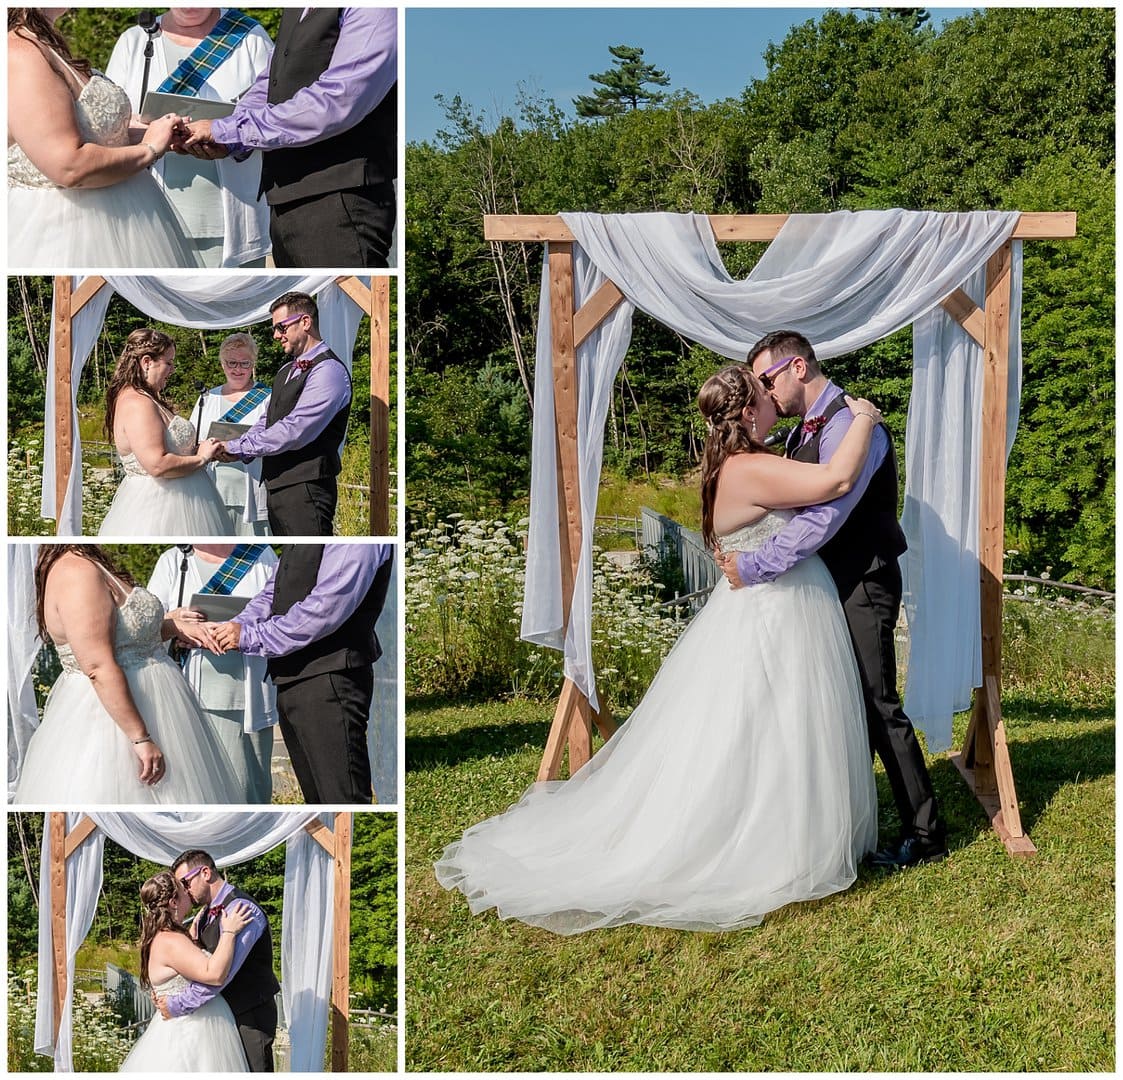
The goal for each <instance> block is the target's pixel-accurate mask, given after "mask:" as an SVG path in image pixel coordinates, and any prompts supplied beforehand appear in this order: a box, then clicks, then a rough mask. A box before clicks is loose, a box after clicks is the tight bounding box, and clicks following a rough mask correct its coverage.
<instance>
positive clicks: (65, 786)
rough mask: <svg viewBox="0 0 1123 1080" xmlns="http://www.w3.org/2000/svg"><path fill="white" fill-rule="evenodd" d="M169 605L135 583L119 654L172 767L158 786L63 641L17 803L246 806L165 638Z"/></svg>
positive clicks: (122, 617)
mask: <svg viewBox="0 0 1123 1080" xmlns="http://www.w3.org/2000/svg"><path fill="white" fill-rule="evenodd" d="M163 621H164V607H163V605H162V604H161V603H160V601H159V600H158V599H157V598H156V597H155V596H153V595H152V593H150V592H148V590H147V589H142V588H139V587H138V588H134V589H133V590H132V592H130V593H129V594H128V595H127V596H126V597H125V599H124V601H123V602H122V603H121V604H120V605H119V606H118V608H117V626H116V630H115V634H114V644H113V653H114V656H115V657H116V659H117V662H118V663H119V664H120V665H121V668H122V669H123V670H124V673H125V678H126V679H127V680H128V684H129V691H130V692H131V693H132V696H133V701H134V702H135V703H136V707H137V710H138V711H139V712H140V715H141V716H142V717H143V718H144V722H145V724H146V725H147V727H148V732H149V734H150V735H151V736H152V738H153V740H154V741H155V743H156V745H157V746H158V747H159V748H160V750H161V751H162V752H163V754H164V761H165V764H166V766H167V773H166V775H165V776H164V777H163V779H161V780H160V782H159V783H157V784H153V785H151V786H149V785H146V784H142V783H141V782H140V780H138V779H137V772H138V771H139V763H138V759H137V756H136V754H135V753H134V752H133V748H132V743H131V742H130V740H129V737H128V736H127V735H126V734H125V733H124V732H123V731H122V730H121V729H120V728H119V727H118V726H117V725H116V724H115V723H114V722H113V719H112V717H111V716H110V715H109V713H107V712H106V711H105V708H104V707H103V706H102V704H101V702H100V701H99V700H98V697H97V694H96V693H95V692H94V687H93V684H92V683H91V682H90V680H89V679H88V678H87V677H86V676H85V675H84V674H83V673H82V670H81V668H80V667H79V666H78V661H77V660H76V659H75V657H74V653H73V652H72V650H71V649H70V647H69V646H68V645H59V646H57V650H58V655H59V660H60V661H61V662H62V674H61V675H60V676H59V677H58V679H57V681H56V682H55V685H54V686H53V687H52V688H51V692H50V695H49V696H48V698H47V704H46V706H45V708H44V710H43V720H42V722H41V723H40V725H39V728H38V729H37V730H36V732H35V734H34V735H33V736H32V738H31V743H30V745H29V746H28V748H27V756H26V757H25V759H24V764H23V771H22V773H21V775H20V780H19V785H18V787H17V789H16V794H15V798H14V802H16V803H18V804H20V805H37V806H51V807H60V806H95V805H96V806H103V805H106V804H110V803H130V804H131V803H147V804H157V805H164V806H168V805H186V804H191V803H208V804H212V803H219V804H224V803H238V802H244V801H245V796H244V793H243V789H242V788H241V787H240V786H239V784H238V781H237V777H236V776H235V774H234V769H233V767H232V766H231V764H230V760H229V758H227V756H226V753H225V751H224V750H223V748H222V746H221V744H220V743H219V742H218V739H217V737H216V736H215V735H213V734H212V733H211V729H210V727H209V726H208V725H207V724H206V723H205V722H204V721H203V718H202V716H200V715H199V706H198V704H197V703H196V701H195V697H194V695H193V694H192V693H191V690H190V688H189V687H188V686H187V683H186V682H185V681H184V678H183V673H182V672H181V671H180V670H179V665H178V664H176V662H175V661H174V660H172V659H171V657H169V656H168V653H167V650H166V649H165V648H164V645H163V643H162V642H161V640H160V627H161V624H162V623H163Z"/></svg>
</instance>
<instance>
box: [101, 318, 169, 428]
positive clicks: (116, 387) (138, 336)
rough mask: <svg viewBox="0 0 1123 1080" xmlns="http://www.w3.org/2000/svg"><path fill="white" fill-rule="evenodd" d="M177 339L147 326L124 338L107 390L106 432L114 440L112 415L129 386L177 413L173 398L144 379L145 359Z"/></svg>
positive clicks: (165, 350) (165, 348) (159, 353)
mask: <svg viewBox="0 0 1123 1080" xmlns="http://www.w3.org/2000/svg"><path fill="white" fill-rule="evenodd" d="M174 345H175V342H174V341H172V339H171V338H170V337H168V335H167V334H164V333H161V332H160V331H159V330H152V329H151V328H149V327H147V326H145V327H142V328H141V329H140V330H134V331H133V332H132V333H131V334H130V335H129V336H128V337H127V338H125V347H124V348H123V349H122V350H121V356H120V357H119V358H118V360H117V366H116V367H115V368H114V369H113V374H112V375H111V376H110V378H109V388H108V389H107V390H106V391H105V432H106V434H107V435H108V436H109V441H110V442H113V418H114V416H115V415H116V412H117V398H118V397H119V396H120V394H121V391H122V390H124V389H125V387H126V386H131V387H132V388H133V389H134V390H138V391H140V393H142V394H147V395H148V397H150V398H151V399H152V400H153V401H155V402H156V404H157V405H160V406H161V407H162V408H164V409H167V411H168V412H174V411H175V410H174V408H173V406H172V403H171V402H170V401H167V400H166V399H165V398H164V396H163V394H160V393H157V392H156V391H155V390H153V389H152V387H151V386H149V385H148V382H147V381H146V380H145V378H144V363H143V361H144V358H145V357H148V358H149V359H150V360H156V359H158V358H159V357H161V356H163V355H164V353H166V352H167V351H168V350H169V349H170V348H172V346H174Z"/></svg>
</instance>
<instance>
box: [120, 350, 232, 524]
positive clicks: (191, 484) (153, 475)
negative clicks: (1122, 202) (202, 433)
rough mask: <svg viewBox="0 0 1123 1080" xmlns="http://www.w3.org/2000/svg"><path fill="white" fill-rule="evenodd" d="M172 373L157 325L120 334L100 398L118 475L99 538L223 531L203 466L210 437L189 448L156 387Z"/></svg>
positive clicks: (182, 423)
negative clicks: (114, 361)
mask: <svg viewBox="0 0 1123 1080" xmlns="http://www.w3.org/2000/svg"><path fill="white" fill-rule="evenodd" d="M174 371H175V343H174V342H173V341H172V339H171V338H170V337H168V336H167V334H162V333H161V332H160V331H159V330H149V329H142V330H134V331H133V332H132V333H131V334H130V335H129V336H128V338H126V340H125V347H124V349H123V350H122V351H121V358H120V359H119V360H118V361H117V366H116V367H115V368H114V369H113V376H112V378H111V379H110V381H109V389H108V391H107V392H106V397H105V430H106V432H107V433H108V434H109V437H110V438H111V439H112V440H113V444H114V445H115V446H116V447H117V453H118V454H120V455H121V464H122V465H123V466H124V468H125V478H124V479H123V480H122V481H121V484H120V486H119V487H118V488H117V493H116V495H114V496H113V503H112V504H111V505H110V507H109V512H108V513H107V514H106V515H105V518H104V520H103V521H102V523H101V528H100V529H99V530H98V535H99V536H200V537H201V536H227V535H229V534H230V532H231V523H230V518H229V515H228V514H227V513H226V507H225V506H223V504H222V500H221V499H220V498H219V494H218V489H217V488H216V487H215V484H214V480H213V479H212V478H211V476H210V474H209V473H208V472H207V471H206V469H205V466H206V464H207V462H209V461H210V460H211V459H212V458H213V457H214V456H215V450H216V448H217V443H216V442H215V441H214V439H204V440H203V441H202V442H201V443H199V445H198V449H196V447H195V439H196V435H195V429H194V427H192V425H191V421H190V420H187V419H185V418H184V417H182V416H176V415H175V409H174V407H173V406H172V404H171V403H170V402H169V401H168V400H167V399H166V398H165V397H164V388H165V387H166V386H167V384H168V379H170V378H171V376H172V373H173V372H174Z"/></svg>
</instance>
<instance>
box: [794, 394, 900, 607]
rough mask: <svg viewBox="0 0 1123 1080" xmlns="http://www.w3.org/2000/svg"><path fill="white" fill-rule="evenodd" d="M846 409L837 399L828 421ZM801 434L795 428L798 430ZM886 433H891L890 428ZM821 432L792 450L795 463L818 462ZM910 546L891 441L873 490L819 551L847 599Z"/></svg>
mask: <svg viewBox="0 0 1123 1080" xmlns="http://www.w3.org/2000/svg"><path fill="white" fill-rule="evenodd" d="M845 408H846V401H845V399H844V395H843V394H839V395H838V397H836V398H835V399H834V400H833V401H832V402H831V403H830V404H829V405H828V406H827V407H826V409H825V410H824V411H823V416H824V417H826V419H827V420H829V419H830V418H831V417H832V416H834V414H835V413H837V412H840V411H841V410H842V409H845ZM799 430H800V429H799V428H798V427H797V428H796V431H797V432H798V431H799ZM886 434H888V429H886ZM822 436H823V429H822V428H820V429H819V430H818V431H816V432H815V434H814V435H812V436H811V438H810V439H808V440H807V442H806V443H804V444H803V446H801V447H799V448H798V449H794V450H791V451H789V454H788V456H789V457H792V458H795V459H796V461H812V462H817V461H818V460H819V442H820V440H821V439H822ZM907 547H908V544H907V543H906V542H905V534H904V533H903V532H902V531H901V526H900V523H899V522H898V521H897V452H896V450H895V449H894V447H893V437H892V435H890V436H889V452H888V453H887V454H886V455H885V460H884V461H883V462H882V463H881V464H880V465H879V466H878V468H877V471H876V472H875V473H874V474H873V476H872V477H871V478H870V483H869V487H867V488H866V490H865V494H863V495H862V497H861V498H860V499H859V500H858V504H857V505H856V506H855V507H854V509H853V510H851V511H850V516H849V517H848V518H847V519H846V521H845V522H843V525H842V528H841V529H839V530H838V532H836V533H835V534H834V536H832V537H831V538H830V540H828V541H827V542H826V543H825V544H824V545H823V546H822V547H821V548H820V549H819V557H820V558H821V559H822V560H823V562H824V563H826V565H827V569H828V570H829V571H830V572H831V577H833V578H834V580H835V584H836V585H838V591H839V595H840V596H843V597H846V596H849V595H850V593H851V592H852V591H853V590H854V587H855V586H856V585H857V584H858V582H859V581H861V580H862V578H863V577H864V576H865V575H866V574H868V573H870V572H871V571H874V570H877V569H879V568H880V567H882V566H884V565H885V564H886V563H888V562H896V561H897V558H898V557H899V556H900V555H901V554H903V552H904V551H905V549H906V548H907Z"/></svg>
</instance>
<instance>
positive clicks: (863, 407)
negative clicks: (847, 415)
mask: <svg viewBox="0 0 1123 1080" xmlns="http://www.w3.org/2000/svg"><path fill="white" fill-rule="evenodd" d="M846 404H847V406H848V407H849V409H850V412H851V413H853V415H854V416H868V417H869V418H870V419H871V420H872V421H873V422H874V423H875V424H880V423H881V410H880V409H879V408H878V407H877V406H876V405H875V404H874V403H873V402H872V401H867V400H866V399H865V398H852V397H851V396H850V395H849V394H847V395H846Z"/></svg>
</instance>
